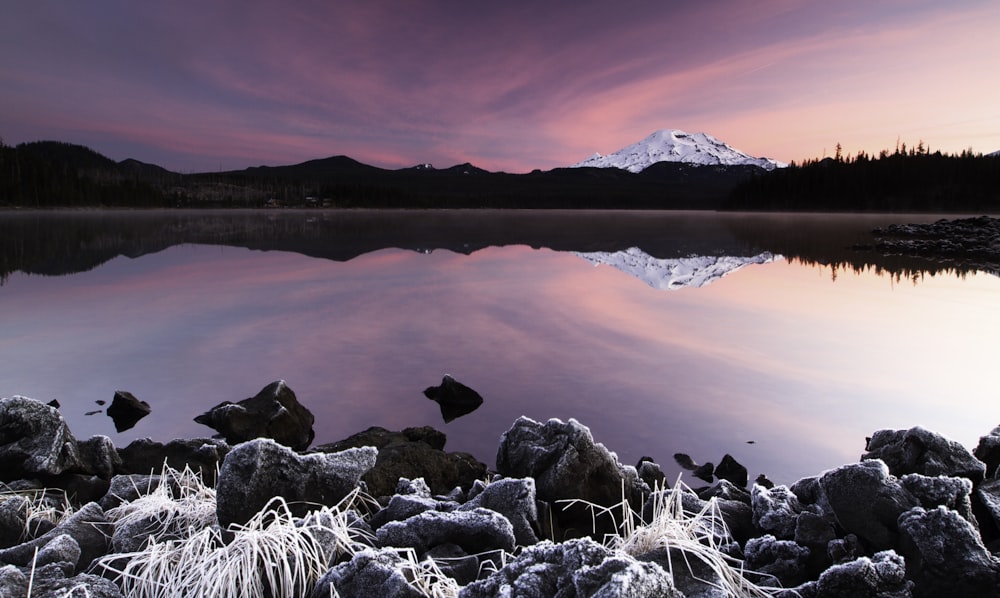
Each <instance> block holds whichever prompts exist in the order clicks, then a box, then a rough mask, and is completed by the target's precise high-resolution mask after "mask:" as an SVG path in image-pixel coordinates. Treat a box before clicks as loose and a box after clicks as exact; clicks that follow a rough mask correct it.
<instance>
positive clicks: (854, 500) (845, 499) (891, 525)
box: [819, 460, 917, 551]
mask: <svg viewBox="0 0 1000 598" xmlns="http://www.w3.org/2000/svg"><path fill="white" fill-rule="evenodd" d="M819 485H820V488H821V490H822V499H821V502H824V503H825V505H826V507H827V508H828V509H829V511H830V512H831V513H833V516H834V517H835V518H836V520H837V523H838V524H839V525H840V527H841V528H842V529H844V530H845V531H846V532H848V533H853V534H856V535H857V536H858V537H859V538H860V539H861V540H862V541H863V542H865V544H866V545H867V546H868V547H869V548H870V549H871V550H872V551H880V550H889V549H892V548H895V546H896V540H897V537H898V527H897V525H896V520H897V519H898V518H899V516H900V515H901V514H902V513H904V512H905V511H907V510H909V509H911V508H913V507H915V506H917V499H916V498H914V497H913V495H911V494H910V493H909V492H908V491H907V490H906V489H905V488H903V487H902V486H901V485H900V484H899V481H898V480H897V479H896V478H895V477H893V476H891V475H889V468H888V467H886V464H885V463H883V462H882V461H878V460H868V461H862V462H861V463H852V464H850V465H844V466H842V467H838V468H836V469H832V470H830V471H827V472H826V473H824V474H823V476H822V477H820V479H819Z"/></svg>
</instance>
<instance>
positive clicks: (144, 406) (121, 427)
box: [107, 390, 152, 432]
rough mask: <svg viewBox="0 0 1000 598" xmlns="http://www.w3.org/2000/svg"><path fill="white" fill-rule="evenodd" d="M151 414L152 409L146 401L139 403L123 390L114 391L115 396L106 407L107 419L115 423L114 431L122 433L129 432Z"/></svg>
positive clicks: (133, 396)
mask: <svg viewBox="0 0 1000 598" xmlns="http://www.w3.org/2000/svg"><path fill="white" fill-rule="evenodd" d="M151 412H152V408H151V407H150V406H149V403H147V402H146V401H140V400H139V399H137V398H135V395H133V394H132V393H130V392H128V391H125V390H116V391H115V396H114V398H113V399H111V405H110V406H108V411H107V413H108V417H110V418H111V419H112V421H114V422H115V430H116V431H118V432H124V431H125V430H129V429H131V428H133V427H135V425H136V424H137V423H138V422H139V420H140V419H142V418H144V417H146V416H147V415H149V414H150V413H151Z"/></svg>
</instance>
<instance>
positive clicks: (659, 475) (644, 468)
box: [636, 457, 667, 488]
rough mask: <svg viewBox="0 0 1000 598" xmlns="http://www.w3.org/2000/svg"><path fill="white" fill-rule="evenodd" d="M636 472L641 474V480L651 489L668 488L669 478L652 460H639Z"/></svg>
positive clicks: (646, 458) (644, 458)
mask: <svg viewBox="0 0 1000 598" xmlns="http://www.w3.org/2000/svg"><path fill="white" fill-rule="evenodd" d="M636 471H638V473H639V478H640V479H642V481H643V482H646V485H647V486H649V487H650V488H666V487H667V476H666V474H664V473H663V470H662V469H660V465H659V464H658V463H655V462H654V461H653V460H652V459H650V458H648V457H643V458H642V459H639V464H638V465H637V466H636Z"/></svg>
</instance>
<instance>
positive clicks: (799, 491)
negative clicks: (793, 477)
mask: <svg viewBox="0 0 1000 598" xmlns="http://www.w3.org/2000/svg"><path fill="white" fill-rule="evenodd" d="M771 487H772V488H773V487H774V486H771ZM788 489H789V490H791V491H792V493H793V494H795V496H796V497H798V499H799V502H800V503H802V504H803V505H814V504H816V502H817V501H818V500H819V499H820V494H821V493H822V492H821V490H820V487H819V476H809V477H807V478H802V479H800V480H798V481H797V482H795V483H794V484H792V485H791V486H790V487H789V488H788Z"/></svg>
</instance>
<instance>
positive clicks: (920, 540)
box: [899, 507, 1000, 597]
mask: <svg viewBox="0 0 1000 598" xmlns="http://www.w3.org/2000/svg"><path fill="white" fill-rule="evenodd" d="M899 530H900V534H901V538H900V552H901V553H902V554H903V556H904V557H905V558H906V575H907V577H908V578H910V579H912V580H914V582H916V585H915V587H914V590H913V595H914V596H917V597H920V596H996V595H997V588H998V587H1000V560H997V559H996V558H995V557H993V556H992V555H991V554H990V553H989V551H988V550H986V547H985V546H983V543H982V541H981V540H980V539H979V534H978V533H977V532H976V529H975V528H974V527H972V524H971V523H969V522H968V521H966V520H965V519H963V518H962V517H961V516H959V514H958V513H956V512H955V511H952V510H951V509H948V508H946V507H937V508H934V509H930V510H925V509H923V508H921V507H916V508H913V509H911V510H909V511H907V512H905V513H903V514H902V515H901V516H900V517H899Z"/></svg>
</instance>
